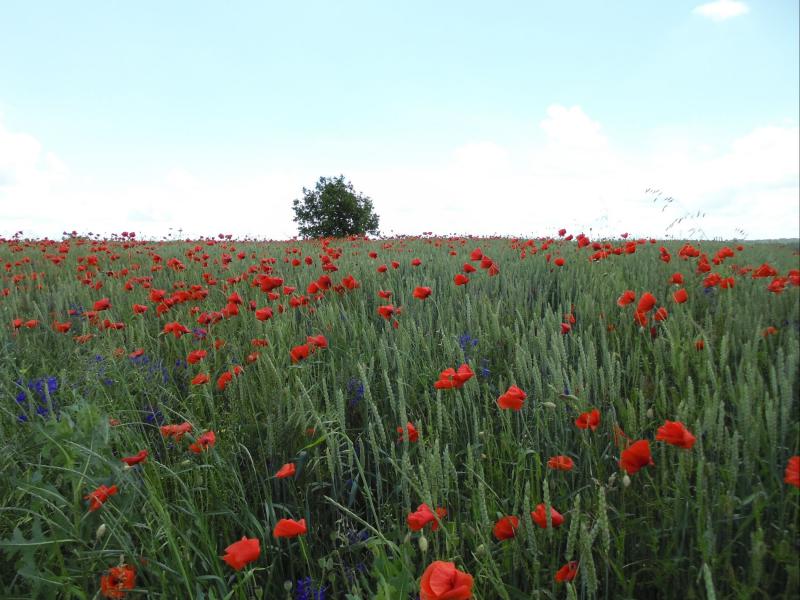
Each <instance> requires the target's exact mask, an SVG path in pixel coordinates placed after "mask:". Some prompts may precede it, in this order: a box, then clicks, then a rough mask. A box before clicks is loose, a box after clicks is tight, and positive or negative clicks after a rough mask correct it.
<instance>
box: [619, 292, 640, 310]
mask: <svg viewBox="0 0 800 600" xmlns="http://www.w3.org/2000/svg"><path fill="white" fill-rule="evenodd" d="M635 300H636V293H635V292H634V291H633V290H625V291H624V292H622V295H621V296H620V297H619V298H617V306H620V307H622V306H628V304H630V303H631V302H634V301H635Z"/></svg>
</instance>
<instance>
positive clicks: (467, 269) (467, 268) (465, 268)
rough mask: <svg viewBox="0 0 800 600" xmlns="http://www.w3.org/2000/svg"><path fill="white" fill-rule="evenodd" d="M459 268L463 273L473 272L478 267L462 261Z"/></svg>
mask: <svg viewBox="0 0 800 600" xmlns="http://www.w3.org/2000/svg"><path fill="white" fill-rule="evenodd" d="M461 270H462V271H464V273H474V272H475V271H477V270H478V269H476V268H475V267H473V266H472V265H471V264H469V263H464V265H463V266H462V267H461Z"/></svg>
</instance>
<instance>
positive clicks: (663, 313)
mask: <svg viewBox="0 0 800 600" xmlns="http://www.w3.org/2000/svg"><path fill="white" fill-rule="evenodd" d="M668 316H669V313H668V312H667V309H666V308H664V307H663V306H660V307H659V308H658V310H657V311H656V312H655V313H654V314H653V318H654V319H655V320H656V321H666V320H667V317H668Z"/></svg>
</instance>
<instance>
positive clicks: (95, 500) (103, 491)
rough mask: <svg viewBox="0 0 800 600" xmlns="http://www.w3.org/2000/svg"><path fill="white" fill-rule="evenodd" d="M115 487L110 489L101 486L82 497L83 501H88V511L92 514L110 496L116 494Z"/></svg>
mask: <svg viewBox="0 0 800 600" xmlns="http://www.w3.org/2000/svg"><path fill="white" fill-rule="evenodd" d="M117 491H118V490H117V486H116V485H112V486H111V487H107V486H106V485H101V486H100V487H98V488H97V489H95V490H94V491H93V492H91V493H89V494H87V495H86V496H84V497H83V499H84V500H89V511H90V512H94V511H96V510H97V509H98V508H100V507H101V506H103V504H104V503H105V501H106V500H108V499H109V497H110V496H113V495H114V494H116V493H117Z"/></svg>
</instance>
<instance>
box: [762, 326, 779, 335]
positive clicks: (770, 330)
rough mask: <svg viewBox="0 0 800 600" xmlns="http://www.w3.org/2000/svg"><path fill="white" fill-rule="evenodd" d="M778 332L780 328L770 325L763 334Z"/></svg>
mask: <svg viewBox="0 0 800 600" xmlns="http://www.w3.org/2000/svg"><path fill="white" fill-rule="evenodd" d="M776 333H778V328H777V327H773V326H772V325H770V326H769V327H767V328H766V329H765V330H764V331H762V332H761V335H762V336H764V337H767V336H769V335H775V334H776Z"/></svg>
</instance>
